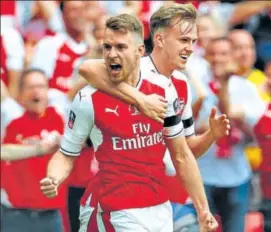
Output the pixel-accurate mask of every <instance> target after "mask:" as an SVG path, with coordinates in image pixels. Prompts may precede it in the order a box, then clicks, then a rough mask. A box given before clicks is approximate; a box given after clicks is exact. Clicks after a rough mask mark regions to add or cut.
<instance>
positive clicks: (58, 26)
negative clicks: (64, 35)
mask: <svg viewBox="0 0 271 232" xmlns="http://www.w3.org/2000/svg"><path fill="white" fill-rule="evenodd" d="M48 27H49V28H50V29H51V30H52V31H54V32H65V24H64V21H63V17H62V13H61V10H60V9H59V8H57V9H56V11H55V12H54V13H53V15H52V17H51V18H50V19H49V21H48Z"/></svg>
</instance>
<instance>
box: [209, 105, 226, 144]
mask: <svg viewBox="0 0 271 232" xmlns="http://www.w3.org/2000/svg"><path fill="white" fill-rule="evenodd" d="M216 112H217V109H216V107H213V108H212V111H211V113H210V116H209V125H210V129H211V131H212V133H213V136H214V138H215V139H219V138H221V137H223V136H227V135H229V132H230V120H229V119H228V118H227V116H226V114H221V115H219V116H217V115H216Z"/></svg>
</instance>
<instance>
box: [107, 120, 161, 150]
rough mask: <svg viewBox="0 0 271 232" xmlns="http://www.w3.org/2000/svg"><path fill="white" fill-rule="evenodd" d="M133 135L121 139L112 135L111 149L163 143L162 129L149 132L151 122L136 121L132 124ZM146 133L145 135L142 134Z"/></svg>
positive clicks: (130, 148)
mask: <svg viewBox="0 0 271 232" xmlns="http://www.w3.org/2000/svg"><path fill="white" fill-rule="evenodd" d="M132 130H133V133H134V137H132V138H127V139H123V138H120V137H112V143H113V149H114V150H115V151H120V150H133V149H139V148H144V147H151V146H153V145H156V144H159V143H163V144H164V139H163V134H162V131H159V132H155V133H153V134H150V131H151V124H150V123H148V124H143V123H136V124H132ZM143 134H146V135H143Z"/></svg>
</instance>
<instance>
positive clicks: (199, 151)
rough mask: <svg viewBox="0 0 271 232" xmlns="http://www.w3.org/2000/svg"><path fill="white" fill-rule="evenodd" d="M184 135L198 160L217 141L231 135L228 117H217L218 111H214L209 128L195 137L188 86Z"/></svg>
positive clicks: (183, 119)
mask: <svg viewBox="0 0 271 232" xmlns="http://www.w3.org/2000/svg"><path fill="white" fill-rule="evenodd" d="M182 122H183V125H184V135H185V136H186V141H187V143H188V146H189V148H190V149H191V151H192V153H193V154H194V156H195V157H196V158H199V157H200V156H202V155H203V154H204V153H205V152H206V151H207V150H208V149H209V148H210V146H211V145H212V144H213V143H214V142H215V140H216V139H218V138H220V137H222V136H225V135H227V134H228V133H229V129H230V125H229V120H228V119H227V118H226V115H220V116H216V109H215V108H214V109H212V112H211V114H210V116H209V128H208V129H207V130H206V131H205V132H204V133H203V134H201V135H195V128H194V119H193V113H192V108H191V92H190V88H189V86H188V99H187V103H186V105H185V109H184V112H183V115H182Z"/></svg>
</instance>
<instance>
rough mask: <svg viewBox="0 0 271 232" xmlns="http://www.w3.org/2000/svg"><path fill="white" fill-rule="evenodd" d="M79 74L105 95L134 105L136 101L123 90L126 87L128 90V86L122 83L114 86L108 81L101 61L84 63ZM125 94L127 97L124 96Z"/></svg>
mask: <svg viewBox="0 0 271 232" xmlns="http://www.w3.org/2000/svg"><path fill="white" fill-rule="evenodd" d="M94 65H96V66H97V67H96V68H99V70H96V69H94V68H93V66H94ZM79 74H80V75H81V77H83V78H84V79H85V80H86V81H87V82H88V83H90V84H91V86H93V87H94V88H96V89H99V90H101V91H103V92H104V93H107V94H109V95H111V96H114V97H116V98H119V99H121V100H123V101H125V102H128V103H129V104H135V103H136V99H134V98H133V97H130V94H129V91H126V90H125V87H127V86H128V88H129V85H125V84H124V83H120V84H118V85H115V84H114V83H112V82H111V81H110V79H109V76H108V73H107V71H106V67H105V64H104V62H103V61H95V62H94V61H91V60H90V61H86V62H84V63H83V64H82V65H81V67H80V69H79ZM123 84H124V85H123ZM129 89H131V88H129ZM127 92H128V95H126V94H125V93H127Z"/></svg>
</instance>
